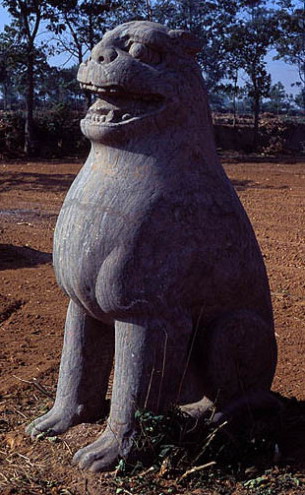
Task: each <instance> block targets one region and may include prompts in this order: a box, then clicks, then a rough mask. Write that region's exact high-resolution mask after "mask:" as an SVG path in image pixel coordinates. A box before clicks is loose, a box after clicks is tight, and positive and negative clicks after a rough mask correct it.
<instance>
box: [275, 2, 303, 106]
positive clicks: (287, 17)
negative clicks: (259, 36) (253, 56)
mask: <svg viewBox="0 0 305 495" xmlns="http://www.w3.org/2000/svg"><path fill="white" fill-rule="evenodd" d="M278 5H279V7H280V9H279V11H278V13H277V18H278V37H277V41H276V48H277V51H278V56H277V58H283V59H284V60H285V62H287V63H288V64H291V65H295V66H296V67H297V68H298V72H299V78H300V82H301V85H302V86H303V89H304V91H301V95H303V97H304V98H303V110H304V111H305V0H279V1H278Z"/></svg>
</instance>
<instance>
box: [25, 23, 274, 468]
mask: <svg viewBox="0 0 305 495" xmlns="http://www.w3.org/2000/svg"><path fill="white" fill-rule="evenodd" d="M199 49H200V46H199V44H198V41H196V40H195V39H194V38H193V37H192V35H191V34H190V33H187V32H185V31H182V30H170V29H169V28H167V27H164V26H161V25H159V24H155V23H151V22H146V21H135V22H129V23H126V24H123V25H121V26H118V27H117V28H115V29H114V30H112V31H109V32H107V33H106V34H105V36H104V37H103V39H102V40H101V41H100V42H99V43H98V44H97V45H96V46H95V48H94V49H93V51H92V54H91V56H90V58H89V60H88V61H87V62H85V63H83V64H81V66H80V69H79V73H78V80H79V81H80V83H81V85H82V87H83V88H84V90H85V91H88V92H90V93H91V94H93V95H95V96H96V97H97V98H96V101H95V103H94V104H93V105H92V106H91V107H90V108H89V110H88V113H87V115H86V116H85V118H84V119H83V120H82V122H81V128H82V131H83V133H84V134H85V136H87V138H88V139H90V141H91V151H90V153H89V156H88V159H87V161H86V163H85V164H84V166H83V168H82V169H81V171H80V173H79V174H78V176H77V177H76V179H75V181H74V183H73V184H72V186H71V188H70V190H69V192H68V194H67V196H66V199H65V201H64V204H63V206H62V209H61V212H60V215H59V218H58V222H57V226H56V231H55V239H54V268H55V272H56V276H57V280H58V283H59V285H60V286H61V287H62V288H63V290H64V291H65V292H66V294H68V296H69V297H70V304H69V308H68V312H67V319H66V327H65V337H64V345H63V351H62V359H61V365H60V373H59V381H58V388H57V395H56V399H55V403H54V406H53V408H52V409H51V410H50V411H49V412H48V413H47V414H45V415H44V416H42V417H40V418H38V419H36V420H34V421H33V422H32V423H31V425H30V426H29V427H28V432H29V433H30V434H31V435H33V436H35V435H37V434H39V433H40V432H43V431H50V432H52V434H59V433H62V432H64V431H66V430H67V429H68V428H69V427H71V426H73V425H75V424H78V423H81V422H90V421H95V420H97V419H98V418H101V417H102V416H103V414H105V404H106V401H105V395H106V391H107V387H108V381H109V375H110V372H111V368H112V363H113V359H114V363H115V364H114V381H113V387H112V398H111V408H110V414H109V418H108V422H107V427H106V429H105V431H104V432H103V433H102V434H101V436H100V437H99V438H98V439H97V440H96V441H95V442H94V443H92V444H90V445H88V446H87V447H85V448H82V449H81V450H79V451H78V452H77V453H76V454H75V456H74V462H75V463H76V464H78V465H79V466H80V467H81V468H88V469H90V470H92V471H103V470H109V469H111V468H113V467H114V466H115V464H116V463H117V460H118V458H119V457H125V456H127V457H128V455H129V453H130V452H131V450H132V446H133V438H134V435H135V433H136V426H135V412H136V410H138V409H143V408H144V409H148V410H151V411H153V412H156V413H160V412H163V411H166V410H168V409H169V408H170V407H171V405H172V404H179V405H181V406H183V407H184V408H185V410H186V411H187V412H188V413H189V414H191V415H192V414H194V415H200V414H204V412H205V410H206V408H207V407H209V405H210V404H211V403H214V404H215V408H216V410H217V411H218V412H219V413H222V412H224V411H226V409H228V408H232V404H235V403H238V401H240V400H246V398H247V397H248V396H249V397H250V396H253V394H258V395H259V394H260V393H262V394H264V393H268V391H269V389H270V386H271V382H272V379H273V375H274V371H275V365H276V344H275V338H274V328H273V316H272V307H271V302H270V293H269V287H268V281H267V276H266V271H265V266H264V263H263V259H262V255H261V252H260V249H259V246H258V243H257V241H256V238H255V235H254V233H253V230H252V227H251V225H250V222H249V220H248V218H247V215H246V213H245V211H244V209H243V207H242V205H241V203H240V201H239V200H238V197H237V195H236V194H235V192H234V189H233V187H232V185H231V184H230V182H229V180H228V178H227V176H226V174H225V172H224V170H223V168H222V167H221V165H220V163H219V161H218V158H217V154H216V151H215V144H214V139H213V130H212V124H211V117H210V112H209V107H208V101H207V93H206V89H205V85H204V81H203V79H202V76H201V71H200V68H199V66H198V65H197V63H196V60H195V54H196V52H198V50H199Z"/></svg>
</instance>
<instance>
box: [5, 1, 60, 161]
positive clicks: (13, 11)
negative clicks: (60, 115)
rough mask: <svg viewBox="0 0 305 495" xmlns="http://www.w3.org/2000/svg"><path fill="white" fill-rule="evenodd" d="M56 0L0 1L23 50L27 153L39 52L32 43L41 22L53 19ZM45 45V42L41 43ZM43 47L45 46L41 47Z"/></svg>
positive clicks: (31, 138)
mask: <svg viewBox="0 0 305 495" xmlns="http://www.w3.org/2000/svg"><path fill="white" fill-rule="evenodd" d="M58 3H61V2H59V1H56V0H50V1H49V2H46V1H45V0H2V5H3V6H4V7H6V8H7V10H8V12H9V13H10V15H11V16H12V23H11V26H10V28H9V29H10V32H11V39H12V41H13V44H16V45H20V46H22V47H23V50H24V59H23V66H24V68H25V87H24V93H25V101H26V112H25V140H24V151H25V153H26V154H27V155H33V154H35V148H36V144H35V136H34V120H33V112H34V93H35V65H36V63H37V55H38V53H41V51H42V46H41V47H40V50H38V49H37V46H36V42H37V36H38V33H39V28H40V26H41V23H42V22H43V21H44V20H46V19H48V20H49V19H55V17H56V7H57V4H58ZM45 46H46V45H45ZM44 48H45V47H44Z"/></svg>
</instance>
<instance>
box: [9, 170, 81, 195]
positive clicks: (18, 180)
mask: <svg viewBox="0 0 305 495" xmlns="http://www.w3.org/2000/svg"><path fill="white" fill-rule="evenodd" d="M74 178H75V175H74V174H38V173H32V172H21V173H16V172H2V174H1V180H0V192H4V191H9V190H11V189H16V188H19V187H20V186H22V189H23V190H30V191H32V190H36V191H54V192H61V191H66V190H67V189H68V187H69V186H70V185H71V183H72V181H73V180H74Z"/></svg>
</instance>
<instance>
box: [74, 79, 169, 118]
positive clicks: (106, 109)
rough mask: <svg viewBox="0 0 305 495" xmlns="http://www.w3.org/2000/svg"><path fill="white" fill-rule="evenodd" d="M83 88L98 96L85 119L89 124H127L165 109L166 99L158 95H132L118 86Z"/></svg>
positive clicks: (84, 85) (91, 85) (84, 86)
mask: <svg viewBox="0 0 305 495" xmlns="http://www.w3.org/2000/svg"><path fill="white" fill-rule="evenodd" d="M81 87H82V89H84V90H85V91H90V92H91V93H93V94H94V95H96V96H97V100H96V101H95V102H94V104H93V105H91V107H90V108H89V110H88V112H87V114H86V117H85V119H84V120H85V121H86V122H87V123H88V124H92V125H118V124H127V123H129V122H131V121H134V120H139V119H143V118H146V117H150V116H152V115H155V114H157V113H159V112H160V111H161V110H162V109H163V108H164V103H165V102H164V100H165V98H164V97H163V96H161V95H158V94H152V93H147V94H138V93H131V92H127V91H126V90H124V89H123V88H122V87H120V86H117V85H109V86H100V87H99V86H95V85H93V84H84V83H82V84H81Z"/></svg>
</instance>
